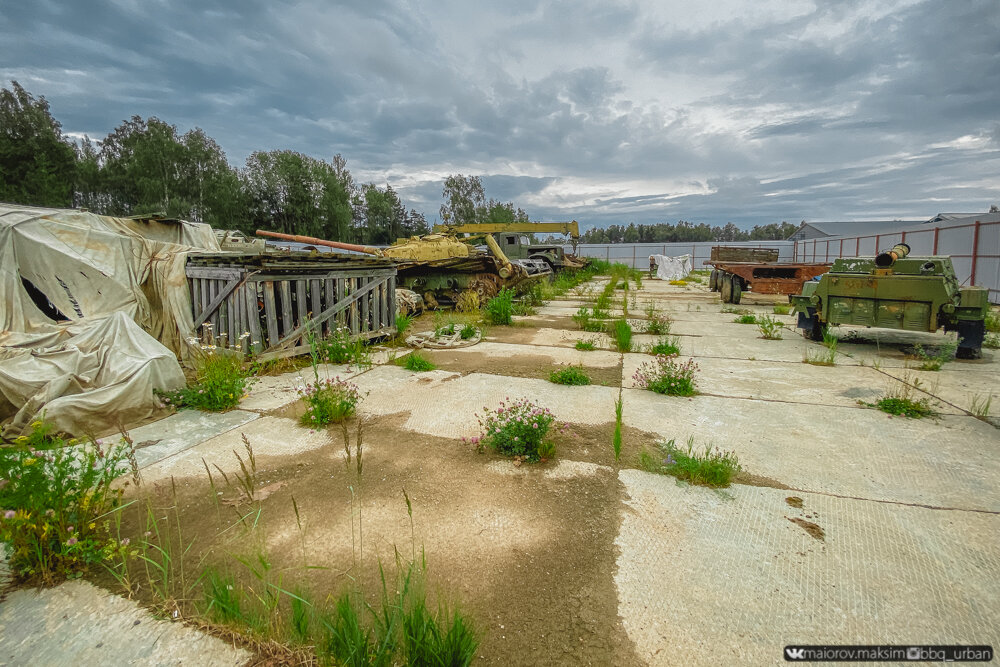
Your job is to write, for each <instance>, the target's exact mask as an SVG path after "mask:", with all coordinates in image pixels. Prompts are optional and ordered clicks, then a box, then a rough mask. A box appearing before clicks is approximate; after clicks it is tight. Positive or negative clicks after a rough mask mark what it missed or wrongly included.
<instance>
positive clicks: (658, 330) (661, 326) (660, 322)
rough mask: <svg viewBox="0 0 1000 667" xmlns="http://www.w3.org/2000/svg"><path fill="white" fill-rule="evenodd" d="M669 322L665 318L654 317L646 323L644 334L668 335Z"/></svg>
mask: <svg viewBox="0 0 1000 667" xmlns="http://www.w3.org/2000/svg"><path fill="white" fill-rule="evenodd" d="M670 325H671V321H670V320H669V319H668V318H666V317H660V316H654V317H652V318H650V319H649V320H647V321H646V333H648V334H652V335H654V336H665V335H666V334H668V333H670Z"/></svg>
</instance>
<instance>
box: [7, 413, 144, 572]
mask: <svg viewBox="0 0 1000 667" xmlns="http://www.w3.org/2000/svg"><path fill="white" fill-rule="evenodd" d="M31 429H32V430H31V433H30V434H29V435H22V436H18V437H17V438H16V439H15V440H14V442H13V443H12V444H11V445H9V446H3V447H0V480H3V483H2V484H0V543H2V544H3V545H4V546H5V547H6V551H7V554H8V557H9V559H10V569H11V571H12V572H13V574H14V575H15V576H16V577H17V578H19V579H39V580H41V581H43V582H46V583H52V582H53V581H55V580H56V579H58V578H60V577H64V576H77V575H78V574H79V573H80V572H82V571H83V570H85V569H87V568H88V567H89V566H91V565H94V564H97V563H102V562H104V561H105V560H108V559H110V558H111V557H112V556H113V552H114V550H115V549H116V547H117V544H116V543H115V542H114V540H109V538H108V536H107V525H106V524H105V523H102V522H101V520H102V519H104V518H105V517H107V516H108V515H109V514H110V513H112V512H115V510H116V508H118V507H119V503H120V499H121V496H122V493H123V490H122V489H121V488H112V483H113V482H114V480H115V478H117V477H118V476H120V475H122V474H123V473H125V472H126V471H127V470H128V461H129V457H130V456H133V452H132V448H131V445H130V444H129V443H128V442H127V441H126V440H125V439H122V440H120V441H118V442H116V443H114V444H105V443H104V442H103V441H101V440H92V441H87V442H84V443H78V442H77V441H76V440H75V439H71V440H65V439H63V438H62V437H59V436H56V435H54V434H53V433H52V431H53V430H54V427H53V426H52V424H51V423H49V422H47V421H45V420H44V419H41V420H36V421H35V422H33V423H32V424H31Z"/></svg>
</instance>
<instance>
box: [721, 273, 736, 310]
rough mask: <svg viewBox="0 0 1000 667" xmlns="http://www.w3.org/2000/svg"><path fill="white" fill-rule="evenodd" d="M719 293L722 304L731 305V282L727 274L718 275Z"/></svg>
mask: <svg viewBox="0 0 1000 667" xmlns="http://www.w3.org/2000/svg"><path fill="white" fill-rule="evenodd" d="M718 281H719V283H720V284H719V293H720V294H721V295H722V303H732V302H731V299H732V298H733V281H732V280H730V279H729V274H728V273H726V272H724V271H723V272H721V273H719V278H718Z"/></svg>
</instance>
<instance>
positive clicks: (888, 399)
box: [868, 396, 935, 419]
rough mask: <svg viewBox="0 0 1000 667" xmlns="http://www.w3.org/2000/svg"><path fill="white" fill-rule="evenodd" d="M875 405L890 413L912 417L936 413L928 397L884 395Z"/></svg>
mask: <svg viewBox="0 0 1000 667" xmlns="http://www.w3.org/2000/svg"><path fill="white" fill-rule="evenodd" d="M868 405H871V404H868ZM874 407H876V408H878V409H879V410H881V411H882V412H887V413H889V414H890V415H901V416H903V417H910V418H911V419H920V418H922V417H930V416H932V415H934V414H935V413H934V410H932V409H931V407H930V405H929V404H928V402H927V399H926V398H922V399H920V400H913V399H911V398H905V397H899V396H884V397H882V398H880V399H878V400H877V401H875V403H874Z"/></svg>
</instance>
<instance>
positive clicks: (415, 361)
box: [396, 352, 437, 373]
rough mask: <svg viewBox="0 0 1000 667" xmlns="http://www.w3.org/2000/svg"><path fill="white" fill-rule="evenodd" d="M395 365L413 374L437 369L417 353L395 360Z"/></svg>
mask: <svg viewBox="0 0 1000 667" xmlns="http://www.w3.org/2000/svg"><path fill="white" fill-rule="evenodd" d="M396 364H397V365H399V366H402V367H403V368H405V369H406V370H408V371H413V372H414V373H423V372H424V371H432V370H434V369H435V368H437V366H435V365H434V364H433V363H431V360H430V359H428V358H427V357H425V356H423V355H422V354H420V353H419V352H410V353H409V354H408V355H406V356H405V357H403V358H402V359H397V360H396Z"/></svg>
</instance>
